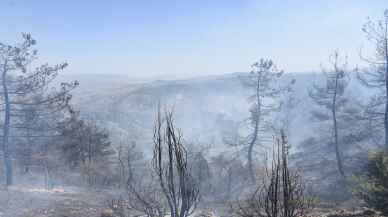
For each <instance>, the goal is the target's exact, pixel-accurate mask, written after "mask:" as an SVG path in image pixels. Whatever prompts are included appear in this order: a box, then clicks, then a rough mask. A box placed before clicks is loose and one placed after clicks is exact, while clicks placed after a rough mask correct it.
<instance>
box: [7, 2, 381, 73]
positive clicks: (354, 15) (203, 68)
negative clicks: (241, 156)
mask: <svg viewBox="0 0 388 217" xmlns="http://www.w3.org/2000/svg"><path fill="white" fill-rule="evenodd" d="M384 9H388V0H368V1H367V0H0V11H1V13H0V25H1V26H2V28H0V41H1V42H3V43H9V44H15V43H17V42H19V41H20V40H21V37H20V36H21V33H22V32H28V33H31V34H32V36H33V37H34V38H35V39H36V40H37V41H38V44H37V46H36V48H37V49H38V50H39V61H41V62H48V63H51V64H55V63H59V62H63V61H66V62H68V63H69V67H68V68H67V70H66V71H67V72H68V73H77V74H82V73H93V74H125V75H128V76H133V77H150V76H167V75H180V76H186V75H187V76H193V75H194V76H196V75H209V74H221V73H231V72H242V71H249V69H250V65H251V64H252V63H254V62H255V61H257V60H259V59H260V58H271V59H273V60H274V61H275V62H276V63H277V65H278V67H279V68H281V69H284V70H285V71H286V72H308V71H313V70H319V68H320V65H321V64H324V63H325V62H327V60H328V58H329V55H330V54H331V53H332V52H333V51H334V50H338V51H339V52H340V53H342V54H343V55H347V56H348V58H349V64H350V65H352V66H353V65H357V64H359V62H360V61H359V51H360V49H361V48H365V47H366V48H368V46H369V44H368V42H367V40H366V39H365V37H364V34H363V33H362V31H361V28H362V25H363V24H364V23H365V22H366V18H367V17H368V16H369V17H371V19H373V20H375V19H381V18H382V15H383V12H384Z"/></svg>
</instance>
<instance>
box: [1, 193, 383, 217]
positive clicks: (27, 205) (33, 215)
mask: <svg viewBox="0 0 388 217" xmlns="http://www.w3.org/2000/svg"><path fill="white" fill-rule="evenodd" d="M117 195H118V194H117V193H112V191H108V190H96V189H82V188H75V187H62V188H54V189H51V190H46V189H44V188H34V187H25V186H24V187H11V188H8V189H0V217H102V216H104V217H114V215H110V212H109V209H107V207H108V203H109V202H108V201H109V200H111V199H112V198H117ZM208 205H210V204H208ZM215 207H218V208H215ZM214 209H217V210H219V211H220V210H223V209H220V207H219V206H217V205H216V204H214V206H211V207H207V208H204V209H201V210H202V211H199V212H198V213H197V214H198V215H197V216H211V217H216V216H221V217H222V216H224V215H223V214H221V213H224V214H225V212H214V211H215V210H214ZM107 210H108V212H107ZM104 213H105V214H106V215H104ZM216 213H218V215H217V214H216ZM226 213H228V212H226ZM227 216H230V213H229V215H227ZM310 217H381V215H379V214H378V213H375V212H372V211H370V210H367V209H358V210H346V209H338V208H325V209H315V211H314V214H312V215H311V216H310Z"/></svg>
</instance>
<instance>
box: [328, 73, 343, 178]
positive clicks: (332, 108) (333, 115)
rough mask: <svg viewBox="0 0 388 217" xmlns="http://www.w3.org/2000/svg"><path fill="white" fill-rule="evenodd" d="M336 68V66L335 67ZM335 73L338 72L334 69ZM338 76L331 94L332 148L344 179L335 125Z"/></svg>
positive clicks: (336, 126) (336, 125)
mask: <svg viewBox="0 0 388 217" xmlns="http://www.w3.org/2000/svg"><path fill="white" fill-rule="evenodd" d="M335 67H336V66H335ZM336 71H338V70H337V69H336ZM338 79H339V78H338V74H337V75H336V77H335V87H334V94H333V104H332V107H331V112H332V118H333V130H334V148H335V156H336V159H337V167H338V172H339V173H340V174H341V176H342V177H343V178H345V172H344V168H343V162H342V154H341V150H340V147H339V142H338V124H337V113H336V112H337V91H338Z"/></svg>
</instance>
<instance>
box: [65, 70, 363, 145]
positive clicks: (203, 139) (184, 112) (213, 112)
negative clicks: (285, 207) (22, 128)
mask: <svg viewBox="0 0 388 217" xmlns="http://www.w3.org/2000/svg"><path fill="white" fill-rule="evenodd" d="M244 75H245V73H231V74H224V75H218V76H204V77H198V78H190V79H182V80H156V81H149V82H141V81H139V80H131V79H130V78H128V77H126V76H122V75H79V76H75V75H71V76H70V75H69V76H67V77H66V76H64V77H63V79H64V80H69V79H72V80H79V81H80V88H79V89H78V90H77V91H76V92H75V93H74V104H75V107H76V108H77V109H79V110H80V111H81V114H82V115H83V116H84V117H85V118H90V119H93V120H96V121H98V122H99V123H100V124H101V125H103V126H104V127H105V128H106V129H108V130H110V131H111V132H112V135H113V137H114V138H115V142H116V143H121V144H125V143H128V142H130V141H132V142H134V141H135V142H136V143H138V144H139V146H145V147H147V146H149V145H151V142H152V140H151V136H152V126H153V123H154V120H155V115H156V109H157V104H158V102H159V101H160V102H161V103H162V104H168V105H170V106H173V107H174V109H175V113H176V120H177V126H178V127H180V128H181V130H182V132H183V134H184V135H185V138H186V139H187V140H188V141H189V142H192V143H194V144H202V145H211V147H213V149H212V151H214V152H219V151H222V150H223V149H224V148H225V145H224V143H223V140H222V138H223V136H222V135H223V134H225V132H231V130H233V129H235V128H237V126H238V125H239V124H241V122H242V121H244V120H245V119H247V118H248V115H249V103H248V100H247V97H248V96H249V95H250V91H249V90H247V89H246V88H244V87H243V86H242V84H241V79H240V77H241V76H244ZM293 78H295V79H296V83H295V85H294V90H295V97H296V98H297V99H298V101H299V103H298V105H297V107H296V108H295V110H294V111H293V112H292V116H293V118H292V120H293V121H292V124H291V126H290V129H291V138H290V140H291V142H292V143H299V142H300V140H301V139H303V138H306V137H307V136H308V135H309V134H310V133H311V126H312V123H311V121H310V116H309V112H310V110H311V108H312V107H313V105H312V103H311V100H310V99H309V98H308V89H309V88H310V87H311V85H312V84H313V83H314V82H315V83H320V82H322V81H323V79H321V78H322V77H321V75H318V74H314V73H289V74H285V75H284V76H283V78H282V82H283V83H286V82H289V81H290V80H291V79H293ZM368 92H370V91H366V89H365V88H364V87H362V86H361V85H360V84H359V83H358V81H357V80H356V79H352V81H351V83H350V86H349V95H350V96H351V97H353V98H354V97H355V96H357V98H359V99H362V100H365V99H366V98H367V95H369V94H368Z"/></svg>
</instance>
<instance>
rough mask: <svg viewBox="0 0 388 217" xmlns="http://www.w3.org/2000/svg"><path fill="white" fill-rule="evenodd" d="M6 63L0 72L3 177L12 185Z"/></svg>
mask: <svg viewBox="0 0 388 217" xmlns="http://www.w3.org/2000/svg"><path fill="white" fill-rule="evenodd" d="M5 65H6V63H4V69H3V70H4V71H3V74H2V79H3V81H2V84H3V91H4V125H3V153H4V165H5V177H6V180H5V182H6V185H7V186H10V185H12V181H13V180H12V176H13V170H12V158H11V153H10V151H9V141H8V140H9V129H10V109H11V108H10V102H9V96H8V88H7V82H6V77H7V69H5Z"/></svg>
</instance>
